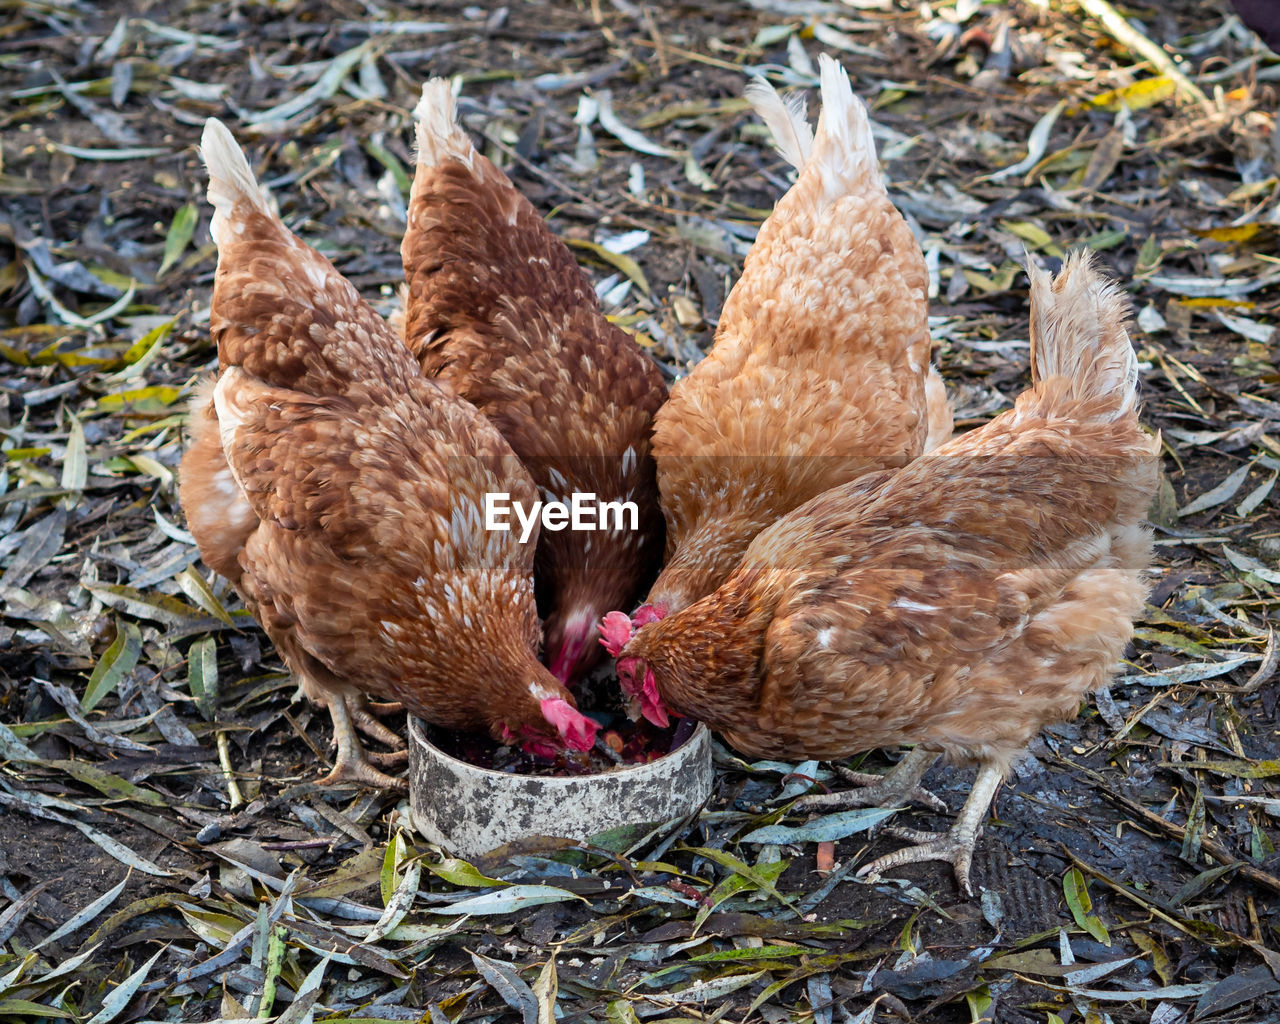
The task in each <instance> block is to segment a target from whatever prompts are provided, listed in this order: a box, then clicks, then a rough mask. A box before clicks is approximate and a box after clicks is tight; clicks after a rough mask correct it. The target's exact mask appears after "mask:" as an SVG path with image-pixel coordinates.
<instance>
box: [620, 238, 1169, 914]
mask: <svg viewBox="0 0 1280 1024" xmlns="http://www.w3.org/2000/svg"><path fill="white" fill-rule="evenodd" d="M1030 273H1031V316H1032V323H1031V343H1032V378H1033V386H1032V387H1031V389H1030V390H1028V391H1026V392H1024V393H1023V394H1022V395H1021V396H1020V397H1019V398H1018V400H1017V403H1016V405H1015V407H1014V408H1013V409H1012V410H1009V411H1007V412H1005V413H1003V414H1001V415H1000V416H997V417H996V418H995V419H994V420H992V421H991V422H989V423H988V424H986V425H985V426H983V427H981V428H979V429H977V430H974V431H972V432H970V433H968V434H965V435H963V436H961V437H958V438H955V439H953V440H952V441H950V442H949V443H947V444H945V445H943V446H942V447H941V448H939V449H937V450H936V451H934V452H932V453H931V454H929V455H927V456H926V457H924V458H921V459H918V460H916V461H915V462H913V463H911V464H910V465H908V466H907V467H906V468H904V469H901V470H899V471H897V472H896V473H893V472H891V471H887V472H884V473H882V474H875V475H872V476H869V477H863V478H861V479H858V480H854V481H852V482H850V483H847V484H844V485H842V486H840V487H836V488H833V489H832V490H830V491H828V492H826V493H825V494H822V495H819V496H818V497H816V498H814V499H813V500H812V501H810V502H809V503H807V504H806V505H804V506H802V507H801V508H799V509H797V510H795V511H794V512H792V513H791V514H790V515H788V516H787V517H785V518H784V519H782V520H780V521H779V522H777V523H776V524H774V525H773V526H771V527H769V528H768V529H766V530H764V531H763V532H761V533H760V534H759V535H758V536H757V537H756V539H755V540H754V541H753V542H752V544H751V546H750V547H749V548H748V550H747V553H746V555H745V557H744V558H743V560H742V564H741V565H739V566H738V568H737V569H736V570H735V571H734V573H733V574H732V576H730V578H729V579H728V580H727V581H726V582H725V583H724V584H723V585H722V586H721V587H720V588H719V589H718V590H717V591H716V592H715V593H714V594H712V595H710V596H709V597H706V598H704V599H703V600H701V601H698V602H697V603H695V604H693V605H691V606H689V607H687V608H686V609H684V611H682V612H679V613H677V614H674V615H670V616H667V617H666V618H664V619H662V620H660V621H657V622H654V623H652V624H650V625H647V626H645V627H644V628H642V629H640V630H639V632H637V633H636V634H635V635H634V636H633V637H632V638H631V639H630V641H629V642H628V643H626V645H625V647H624V648H623V649H622V650H621V651H620V654H621V658H620V660H619V662H618V667H619V674H620V677H621V679H622V681H623V684H624V686H626V687H627V688H628V689H629V690H630V691H631V692H632V693H633V694H638V693H639V692H640V691H641V690H643V689H645V688H647V689H649V690H650V691H651V692H652V693H656V695H658V696H660V698H661V700H663V701H665V702H667V703H668V704H670V705H671V707H672V708H674V709H675V710H676V711H679V712H681V713H683V714H686V715H690V716H692V717H694V718H697V719H700V720H701V721H704V722H706V723H707V724H708V725H710V726H712V727H713V728H715V729H718V730H719V731H720V732H721V733H722V734H723V735H724V737H725V739H727V740H728V742H729V743H731V744H732V745H733V746H734V747H736V748H737V749H739V750H741V751H743V752H744V753H746V754H748V755H752V756H763V757H777V758H786V759H798V758H838V757H845V756H849V755H852V754H854V753H857V752H859V751H865V750H870V749H873V748H877V747H891V746H897V745H902V744H914V745H915V747H914V749H913V750H912V751H911V752H910V753H909V754H908V755H907V756H906V757H905V758H904V759H903V760H902V761H900V762H899V763H898V764H897V765H896V766H895V767H894V769H893V770H892V771H890V773H889V774H888V775H887V776H885V777H884V778H883V780H881V781H879V782H877V783H876V784H875V785H872V786H870V787H869V788H866V789H864V790H862V791H856V790H855V791H854V792H852V793H836V794H828V795H824V796H819V797H811V798H808V799H807V802H805V803H803V804H802V807H803V808H805V809H812V808H815V807H822V806H849V805H861V806H873V805H882V806H893V805H895V804H896V803H898V802H900V801H902V800H904V799H906V798H907V797H908V796H910V795H912V794H913V792H914V791H915V789H916V786H917V784H918V783H919V782H920V780H921V779H922V778H923V776H924V773H925V771H926V770H927V769H928V768H929V766H930V765H931V764H932V763H933V761H934V760H935V759H936V758H937V756H938V755H939V754H945V755H947V756H948V757H949V758H953V759H958V760H967V761H976V762H977V764H978V766H979V767H978V774H977V780H976V782H975V783H974V786H973V788H972V791H971V794H970V796H969V798H968V800H967V801H966V803H965V805H964V808H963V810H962V811H961V812H960V814H959V816H958V818H957V820H956V822H955V825H954V827H953V828H952V829H951V830H950V832H949V833H947V834H943V835H933V834H922V833H908V837H909V838H912V839H914V840H916V841H917V842H918V845H915V846H911V847H907V848H906V849H903V850H900V851H897V852H896V853H893V854H890V855H888V856H885V857H882V858H880V859H879V860H877V861H875V862H874V863H871V864H868V865H866V866H865V867H863V868H862V869H861V872H860V874H861V875H863V876H866V877H875V876H877V875H879V874H880V873H881V872H883V871H885V870H887V869H889V868H892V867H896V866H898V865H901V864H906V863H909V862H914V861H921V860H947V861H950V862H951V863H952V864H953V865H954V867H955V873H956V876H957V878H958V880H959V882H960V884H961V886H962V887H963V888H964V889H965V890H966V891H969V883H968V874H969V862H970V859H971V857H972V854H973V848H974V843H975V840H976V838H977V835H978V833H979V832H980V830H981V824H982V820H983V816H984V813H985V811H986V809H987V807H988V806H989V804H990V802H991V799H992V797H993V795H994V793H995V790H996V788H997V787H998V786H999V784H1000V782H1001V780H1002V779H1003V777H1004V774H1005V771H1006V769H1007V766H1008V765H1009V763H1010V760H1011V759H1012V758H1014V757H1015V756H1016V755H1017V754H1018V753H1019V752H1020V751H1022V750H1023V749H1024V747H1025V746H1026V744H1027V743H1028V742H1029V741H1030V740H1031V738H1032V737H1033V736H1034V735H1035V734H1036V732H1037V731H1038V730H1039V729H1040V728H1041V727H1042V726H1044V725H1045V724H1047V723H1050V722H1053V721H1058V720H1064V719H1068V718H1071V717H1073V716H1074V715H1075V714H1076V712H1077V709H1078V708H1079V704H1080V700H1081V698H1082V696H1083V695H1084V694H1085V693H1087V692H1089V691H1091V690H1094V689H1097V688H1098V687H1101V686H1103V685H1105V683H1106V682H1107V680H1108V678H1109V676H1110V675H1111V673H1112V671H1113V669H1114V666H1115V664H1116V662H1117V659H1118V658H1119V657H1120V655H1121V652H1122V651H1123V650H1124V647H1125V644H1126V643H1127V642H1128V640H1129V638H1130V635H1131V634H1132V632H1133V621H1132V620H1133V618H1134V616H1135V615H1137V614H1138V613H1139V612H1140V611H1141V609H1142V606H1143V600H1144V598H1145V595H1146V593H1147V584H1146V581H1145V577H1144V573H1145V570H1146V569H1147V567H1148V563H1149V560H1150V555H1151V538H1150V532H1149V529H1148V528H1147V525H1146V523H1145V516H1146V511H1147V508H1148V506H1149V504H1150V501H1151V499H1152V498H1153V496H1154V494H1155V492H1156V487H1157V481H1158V465H1157V453H1158V451H1159V439H1158V438H1153V437H1151V436H1149V435H1148V434H1146V433H1144V432H1143V430H1142V429H1141V427H1140V426H1139V424H1138V416H1137V411H1136V385H1137V373H1138V370H1137V361H1136V358H1135V356H1134V353H1133V350H1132V347H1131V345H1130V343H1129V338H1128V336H1127V334H1126V333H1125V326H1124V324H1125V316H1126V302H1125V299H1124V297H1123V295H1122V293H1121V292H1120V291H1119V290H1118V289H1117V288H1116V287H1115V286H1114V285H1112V284H1110V283H1108V282H1107V281H1105V280H1104V279H1103V278H1102V277H1101V276H1100V275H1099V274H1098V272H1097V271H1096V270H1095V269H1094V268H1093V266H1092V264H1091V262H1090V258H1089V257H1088V256H1087V255H1081V254H1077V255H1073V256H1071V257H1069V258H1068V259H1067V261H1066V264H1065V265H1064V267H1063V269H1062V270H1061V272H1060V273H1059V274H1058V275H1057V277H1056V278H1054V279H1053V280H1052V282H1051V281H1050V279H1049V276H1048V275H1047V274H1045V273H1043V272H1041V271H1039V270H1036V269H1034V268H1033V269H1031V271H1030ZM613 625H615V626H616V625H620V626H621V628H622V629H624V630H625V629H626V624H625V623H618V622H617V621H616V620H615V622H614V623H613Z"/></svg>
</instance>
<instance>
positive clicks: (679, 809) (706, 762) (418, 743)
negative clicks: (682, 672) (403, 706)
mask: <svg viewBox="0 0 1280 1024" xmlns="http://www.w3.org/2000/svg"><path fill="white" fill-rule="evenodd" d="M712 776H713V773H712V768H711V733H710V732H709V731H708V729H707V727H706V726H705V725H701V724H699V725H698V726H697V727H696V728H695V729H694V731H693V734H692V735H691V736H690V737H689V738H688V739H687V740H685V742H684V743H682V744H681V745H680V746H679V747H677V748H676V749H675V750H673V751H671V753H669V754H666V755H664V756H663V757H660V758H658V759H657V760H656V761H650V762H648V763H647V764H636V765H624V766H620V767H618V768H615V769H612V770H610V771H604V772H599V773H596V774H593V775H575V776H547V775H519V774H514V773H511V772H499V771H494V770H492V769H489V768H481V767H479V766H477V765H474V764H470V763H469V762H467V761H461V760H459V759H458V758H456V757H453V756H452V755H450V754H447V753H445V752H444V751H443V750H441V749H440V748H439V747H437V746H436V745H435V744H433V743H432V742H431V740H430V739H429V737H428V735H427V727H426V726H425V725H424V723H423V722H421V721H419V720H418V719H416V718H410V719H409V806H410V816H411V817H412V820H413V824H414V827H415V828H416V829H417V830H418V832H419V833H421V834H422V836H423V837H424V838H425V839H426V840H427V841H428V842H432V843H435V844H436V845H437V846H441V847H443V848H444V849H446V850H448V851H449V852H451V853H452V854H454V855H455V856H459V857H464V858H470V857H479V856H482V855H484V854H486V853H489V852H490V851H491V850H495V849H497V848H498V847H500V846H503V845H505V844H507V843H511V842H514V841H516V840H518V839H525V838H528V837H530V836H555V837H561V838H566V839H573V840H583V839H590V838H591V837H592V836H595V835H599V834H600V833H601V832H605V831H608V830H609V829H612V828H618V827H619V826H623V825H645V824H659V823H661V822H666V821H671V820H672V819H674V818H680V817H683V816H684V815H686V814H690V813H692V812H693V811H695V810H696V809H697V808H698V807H700V806H701V805H702V804H703V803H704V802H705V801H706V799H707V797H708V796H710V794H711V783H712Z"/></svg>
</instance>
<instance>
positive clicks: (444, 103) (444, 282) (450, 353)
mask: <svg viewBox="0 0 1280 1024" xmlns="http://www.w3.org/2000/svg"><path fill="white" fill-rule="evenodd" d="M414 116H415V119H416V121H417V142H418V165H417V171H416V173H415V176H414V181H413V190H412V192H411V194H410V198H409V224H408V229H407V231H406V232H405V236H404V242H403V244H402V246H401V254H402V257H403V261H404V269H405V276H406V279H407V281H408V286H409V287H408V298H407V303H406V323H405V340H406V343H407V344H408V345H409V347H410V349H411V350H412V351H413V353H414V355H415V357H417V358H418V360H419V361H420V362H421V365H422V367H423V369H424V371H425V372H426V374H427V376H428V377H430V378H431V379H433V380H435V381H436V382H437V383H439V384H441V385H442V386H444V387H447V388H449V389H451V390H452V391H454V392H455V393H456V394H458V395H461V396H463V397H464V398H466V399H467V400H468V401H470V402H471V403H472V404H474V405H475V406H476V407H477V408H478V409H480V411H481V412H483V413H484V414H485V415H486V416H487V417H488V418H489V420H490V422H492V423H493V424H494V425H495V426H496V427H497V428H498V430H499V431H500V432H501V433H502V436H503V437H504V438H506V440H507V441H508V442H509V443H510V445H511V447H512V448H513V449H514V450H515V452H516V454H517V455H519V456H520V458H521V460H522V461H523V462H524V464H525V466H526V467H527V468H528V470H529V472H530V474H531V475H532V477H533V480H534V483H535V484H537V486H538V490H539V492H540V497H541V498H542V499H543V500H547V501H551V500H556V501H564V502H566V503H568V502H569V501H570V500H571V497H572V495H573V494H575V493H577V494H581V495H594V496H595V501H596V502H597V503H604V502H627V501H630V502H634V503H635V506H636V515H635V523H634V525H633V524H632V523H630V522H624V523H622V524H621V525H622V528H618V524H617V522H616V521H611V523H610V524H609V525H610V528H609V529H607V530H604V529H601V530H597V531H594V532H592V531H588V530H573V529H566V530H560V531H552V530H550V529H544V530H543V531H542V535H541V537H540V539H539V541H538V551H537V561H536V562H535V566H534V578H535V580H536V581H537V589H538V596H539V604H540V606H541V607H542V609H543V610H544V612H545V614H546V623H545V631H546V656H547V659H548V663H549V664H550V666H551V670H552V672H553V673H554V674H555V676H556V677H557V678H558V679H560V680H561V681H563V682H570V681H572V680H575V679H576V678H578V677H579V676H580V675H581V674H582V673H583V672H584V671H586V670H587V669H588V668H590V667H591V664H592V663H593V662H594V661H596V660H597V659H598V658H599V656H600V654H601V651H600V647H599V645H598V644H597V643H596V626H597V624H598V622H599V621H600V616H601V615H602V614H603V613H604V612H606V611H608V610H609V609H610V608H616V607H619V606H624V605H625V606H627V607H630V606H631V603H632V602H633V601H634V600H636V599H638V598H639V597H640V596H641V595H643V594H644V592H645V589H646V588H647V587H648V585H649V584H650V583H651V582H652V581H653V577H654V574H655V573H656V572H657V569H658V564H659V561H660V559H661V556H662V534H663V531H664V525H663V520H662V513H661V511H660V509H659V508H658V491H657V482H656V479H655V467H654V462H653V457H652V456H651V454H650V451H649V447H650V434H651V431H652V423H653V414H654V413H655V412H656V411H657V409H658V406H659V405H661V404H662V402H663V401H664V400H665V399H666V384H665V383H664V382H663V379H662V375H661V373H660V372H659V370H658V368H657V366H656V365H655V364H654V362H653V360H651V359H650V358H649V357H648V356H646V355H645V354H644V353H643V352H642V351H641V350H640V349H639V347H637V345H636V344H635V342H634V341H633V340H632V339H631V337H630V336H629V335H628V334H627V333H626V332H624V331H623V330H622V329H620V328H618V327H616V326H614V325H613V324H611V323H610V322H609V321H608V320H607V319H606V318H605V316H604V314H603V313H602V312H601V310H600V306H599V303H598V302H597V301H596V295H595V291H594V289H593V288H592V286H591V282H590V281H589V280H588V279H587V276H586V275H585V274H584V273H583V272H582V269H581V268H580V267H579V266H578V264H577V263H576V262H575V261H574V259H573V256H572V255H571V254H570V252H569V250H568V248H567V247H566V246H565V245H564V243H563V242H561V241H560V239H558V238H557V237H556V236H555V235H553V234H552V233H551V231H550V230H548V228H547V225H546V223H545V222H544V221H543V219H542V217H541V216H539V214H538V212H537V211H536V210H535V209H534V208H533V206H532V205H530V203H529V202H528V200H526V199H525V198H524V197H523V196H522V195H521V194H520V193H519V192H518V191H516V189H515V187H514V186H513V185H512V184H511V182H510V181H509V180H508V179H507V176H506V175H505V174H503V173H502V171H500V170H499V169H498V168H497V167H495V166H494V165H493V164H492V163H491V162H490V161H489V160H488V159H486V158H485V157H484V156H482V155H480V154H479V153H477V152H476V150H475V148H474V147H473V146H472V144H471V141H470V140H469V139H468V138H467V135H466V133H465V132H464V131H463V130H462V128H461V127H460V125H459V124H458V120H457V114H456V110H455V107H454V100H453V96H452V94H451V93H450V89H449V83H448V82H447V81H444V80H443V79H434V80H432V81H430V82H428V83H427V84H426V85H425V86H424V87H423V90H422V99H421V102H420V103H419V104H418V107H417V109H416V110H415V111H414ZM596 507H597V508H601V507H602V506H601V505H597V506H596Z"/></svg>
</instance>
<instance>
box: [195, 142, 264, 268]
mask: <svg viewBox="0 0 1280 1024" xmlns="http://www.w3.org/2000/svg"><path fill="white" fill-rule="evenodd" d="M200 156H201V158H203V160H204V165H205V167H206V168H208V171H209V202H210V203H212V204H213V223H211V224H210V225H209V234H211V235H212V236H213V240H214V242H215V243H217V244H218V245H219V246H221V245H222V244H223V242H224V241H226V240H228V239H226V238H225V236H224V234H223V229H224V228H225V227H228V226H229V227H230V228H231V230H232V231H235V232H239V231H242V230H244V229H243V227H237V226H236V224H237V223H238V222H237V220H236V215H235V208H236V205H237V204H239V203H247V204H248V205H249V206H250V207H252V208H253V209H256V210H259V211H261V212H262V213H265V214H267V215H268V216H270V217H274V216H275V214H274V213H273V212H272V210H271V204H270V203H269V202H268V200H267V193H266V190H265V189H263V188H262V186H261V185H259V184H258V180H257V179H256V178H255V177H254V176H253V171H251V170H250V169H249V161H248V160H246V159H245V157H244V152H243V151H242V150H241V149H240V146H239V145H238V144H237V143H236V140H235V136H234V135H232V134H231V131H230V129H228V128H227V126H226V125H225V124H223V123H222V122H221V121H219V120H218V119H217V118H215V117H211V118H209V120H207V121H206V122H205V123H204V134H203V135H201V136H200Z"/></svg>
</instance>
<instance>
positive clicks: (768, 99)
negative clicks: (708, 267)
mask: <svg viewBox="0 0 1280 1024" xmlns="http://www.w3.org/2000/svg"><path fill="white" fill-rule="evenodd" d="M743 95H744V96H745V97H746V98H747V102H748V103H750V104H751V106H752V107H754V108H755V112H756V113H757V114H759V115H760V120H761V121H763V122H764V123H765V125H766V126H767V127H768V129H769V131H770V132H771V133H772V134H773V144H774V145H775V146H777V147H778V152H779V153H781V154H782V155H783V157H784V158H785V159H786V161H787V163H789V164H790V165H791V166H792V167H794V168H795V169H796V170H797V171H798V170H800V169H801V168H802V167H803V166H804V165H805V161H806V160H808V159H809V151H810V150H811V149H812V148H813V130H812V129H811V128H810V127H809V122H808V120H807V118H806V117H805V106H806V104H805V99H804V95H803V94H802V93H798V92H793V93H791V94H790V95H789V96H787V98H786V99H783V98H782V97H781V96H779V95H778V91H777V90H776V89H774V87H773V86H772V85H770V84H769V83H768V82H766V81H765V80H764V79H763V78H760V77H758V76H757V77H756V78H753V79H752V80H751V81H750V82H748V83H747V88H746V89H745V90H744V92H743Z"/></svg>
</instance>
